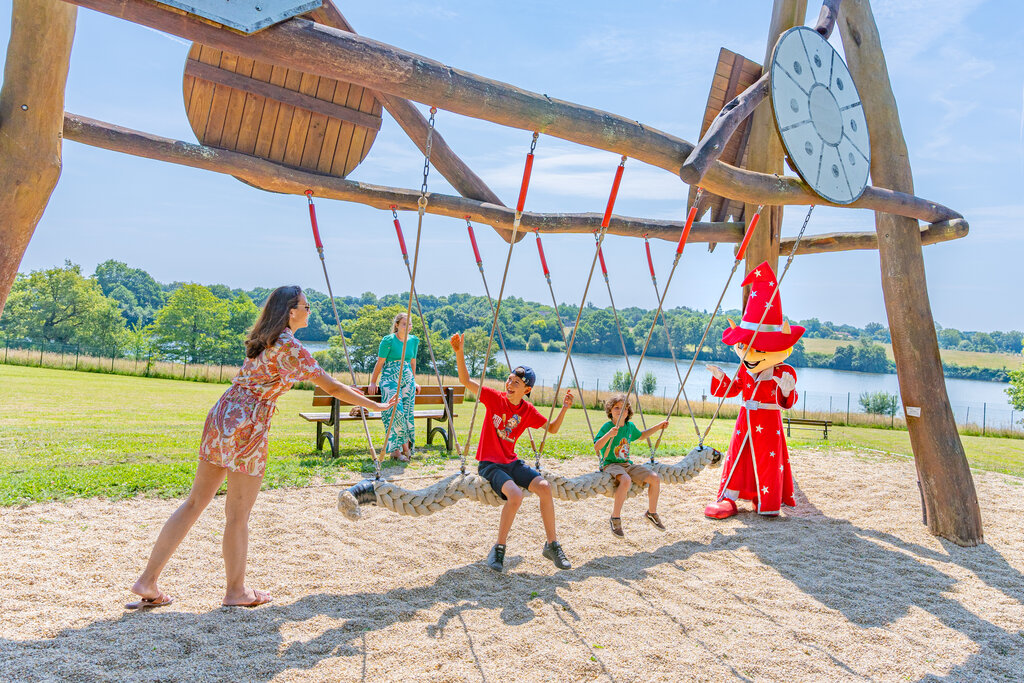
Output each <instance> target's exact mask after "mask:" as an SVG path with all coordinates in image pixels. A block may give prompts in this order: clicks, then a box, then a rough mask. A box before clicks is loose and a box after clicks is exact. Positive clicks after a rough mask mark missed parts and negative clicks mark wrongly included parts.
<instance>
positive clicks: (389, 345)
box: [369, 313, 420, 462]
mask: <svg viewBox="0 0 1024 683" xmlns="http://www.w3.org/2000/svg"><path fill="white" fill-rule="evenodd" d="M403 342H404V344H405V356H404V357H403V356H402V344H403ZM419 346H420V340H419V339H418V338H417V337H416V335H413V334H409V317H408V316H407V315H406V314H405V313H399V314H398V315H396V316H395V320H394V322H393V323H392V324H391V334H389V335H388V336H386V337H384V338H383V339H381V341H380V348H379V349H378V350H377V364H376V365H375V366H373V374H371V375H370V387H369V388H370V393H371V394H374V393H376V389H377V378H378V377H380V393H381V396H380V397H381V399H382V400H384V401H386V400H388V399H389V398H391V397H392V396H394V395H395V394H396V393H398V395H399V398H398V405H397V406H395V407H394V408H392V409H389V410H388V411H387V412H385V413H384V415H382V416H381V419H382V420H383V422H384V428H385V429H387V427H388V425H390V424H391V421H392V419H394V425H393V426H392V427H391V432H390V434H389V435H388V442H387V444H385V446H384V451H385V452H386V453H389V454H390V455H391V457H392V458H395V459H396V460H400V461H402V462H409V458H410V456H412V447H413V444H415V443H416V424H415V415H414V411H415V410H416V393H417V392H418V391H419V390H420V388H419V386H418V385H417V384H416V380H415V377H416V352H417V351H419ZM405 359H407V360H405ZM403 360H404V362H403ZM399 377H401V384H402V390H401V392H400V393H399V392H398V384H399ZM393 413H394V416H392V414H393Z"/></svg>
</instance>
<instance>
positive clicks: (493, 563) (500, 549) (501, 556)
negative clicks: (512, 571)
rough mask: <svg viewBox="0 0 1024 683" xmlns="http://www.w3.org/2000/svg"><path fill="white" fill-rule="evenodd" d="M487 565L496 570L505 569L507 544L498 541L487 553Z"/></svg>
mask: <svg viewBox="0 0 1024 683" xmlns="http://www.w3.org/2000/svg"><path fill="white" fill-rule="evenodd" d="M487 566H488V567H490V568H491V569H493V570H494V571H496V572H500V571H504V569H505V546H503V545H501V544H500V543H498V544H495V546H494V547H493V548H491V552H489V553H487Z"/></svg>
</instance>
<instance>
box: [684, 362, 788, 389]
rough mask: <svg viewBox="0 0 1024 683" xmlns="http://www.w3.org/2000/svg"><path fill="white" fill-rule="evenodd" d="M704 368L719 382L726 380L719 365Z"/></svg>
mask: <svg viewBox="0 0 1024 683" xmlns="http://www.w3.org/2000/svg"><path fill="white" fill-rule="evenodd" d="M704 367H705V368H707V369H708V372H710V373H711V374H712V376H713V377H714V378H715V379H717V380H719V381H721V380H723V379H725V373H724V372H723V371H722V368H720V367H718V366H717V365H705V366H704ZM794 386H796V385H794Z"/></svg>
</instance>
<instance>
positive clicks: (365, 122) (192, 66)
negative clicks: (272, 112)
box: [185, 59, 381, 130]
mask: <svg viewBox="0 0 1024 683" xmlns="http://www.w3.org/2000/svg"><path fill="white" fill-rule="evenodd" d="M185 74H186V75H187V76H193V77H195V78H201V79H202V80H204V81H209V82H211V83H216V84H218V85H225V86H227V87H229V88H234V89H235V90H241V91H243V92H247V93H252V94H253V95H260V96H262V97H267V98H270V99H272V100H274V101H276V102H281V103H283V104H289V105H291V106H293V107H298V108H299V109H305V110H306V111H311V112H313V113H315V114H323V115H324V116H327V117H329V118H333V119H341V120H342V121H347V122H348V123H351V124H353V125H356V126H360V127H362V128H369V129H371V130H380V123H381V119H380V117H379V116H374V115H373V114H367V113H365V112H361V111H358V110H356V109H349V108H348V107H345V106H343V105H340V104H335V103H334V102H328V101H326V100H321V99H320V98H318V97H312V96H310V95H304V94H303V93H300V92H296V91H294V90H289V89H288V88H282V87H281V86H279V85H274V84H273V83H268V82H267V81H261V80H259V79H258V78H249V77H248V76H243V75H242V74H238V73H235V72H234V71H228V70H227V69H221V68H220V67H218V66H214V65H212V64H204V63H202V62H200V61H198V60H195V59H187V60H185Z"/></svg>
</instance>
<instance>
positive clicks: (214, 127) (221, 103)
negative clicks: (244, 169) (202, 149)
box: [203, 53, 238, 147]
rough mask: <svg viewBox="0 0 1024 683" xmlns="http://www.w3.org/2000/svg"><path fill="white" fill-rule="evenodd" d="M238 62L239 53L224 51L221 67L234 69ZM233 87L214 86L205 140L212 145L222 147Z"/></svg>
mask: <svg viewBox="0 0 1024 683" xmlns="http://www.w3.org/2000/svg"><path fill="white" fill-rule="evenodd" d="M237 63H238V55H233V54H230V53H224V54H223V55H221V58H220V68H221V69H225V70H231V71H233V70H234V68H235V65H236V64H237ZM231 92H232V89H231V88H229V87H227V86H224V85H216V86H214V88H213V100H212V101H211V102H210V120H209V122H208V123H207V124H206V135H205V136H204V138H203V140H204V142H205V143H206V144H207V145H210V146H211V147H220V141H221V137H222V136H223V134H224V117H225V116H226V115H227V111H228V102H230V101H231Z"/></svg>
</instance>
